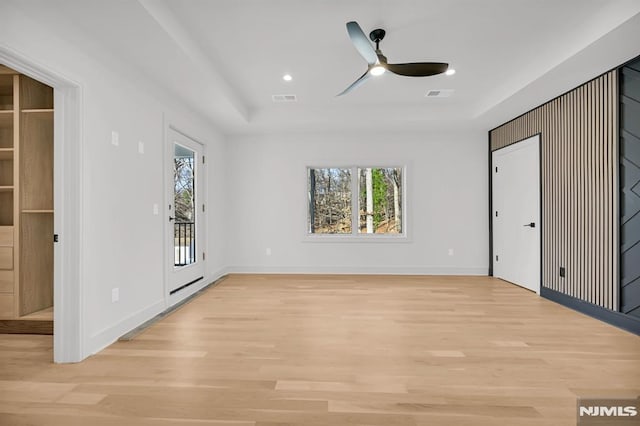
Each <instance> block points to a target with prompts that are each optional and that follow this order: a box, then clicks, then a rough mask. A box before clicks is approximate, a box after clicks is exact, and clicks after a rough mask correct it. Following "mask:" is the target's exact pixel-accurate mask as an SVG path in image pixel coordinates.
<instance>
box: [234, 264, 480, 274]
mask: <svg viewBox="0 0 640 426" xmlns="http://www.w3.org/2000/svg"><path fill="white" fill-rule="evenodd" d="M226 270H227V274H330V275H343V274H344V275H349V274H352V275H480V276H488V275H489V268H488V267H486V266H478V267H450V266H373V267H372V266H311V267H304V266H294V267H291V266H230V267H228V268H226Z"/></svg>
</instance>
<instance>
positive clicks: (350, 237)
mask: <svg viewBox="0 0 640 426" xmlns="http://www.w3.org/2000/svg"><path fill="white" fill-rule="evenodd" d="M365 168H372V169H386V168H398V169H402V200H401V201H402V218H401V220H402V232H401V233H399V234H375V233H373V234H367V233H360V232H358V229H359V225H360V217H359V210H358V203H359V196H358V194H359V193H360V188H359V185H358V184H359V175H358V169H365ZM310 169H349V170H350V171H351V233H350V234H314V233H310V232H309V229H308V228H309V226H308V225H309V182H308V178H309V170H310ZM407 176H408V174H407V165H406V164H405V165H397V164H394V163H391V164H387V163H384V164H382V165H381V164H369V163H364V164H363V163H360V164H356V165H353V164H349V165H341V164H329V165H314V166H307V167H306V168H305V182H306V183H305V186H304V187H305V209H304V211H305V214H306V216H305V221H304V224H305V239H304V241H306V242H328V243H332V242H333V243H335V242H360V243H361V242H384V243H394V242H395V243H406V242H410V238H409V233H408V229H409V224H408V220H407V218H408V216H409V214H408V209H409V202H408V200H407V187H408V184H407V182H408V178H407Z"/></svg>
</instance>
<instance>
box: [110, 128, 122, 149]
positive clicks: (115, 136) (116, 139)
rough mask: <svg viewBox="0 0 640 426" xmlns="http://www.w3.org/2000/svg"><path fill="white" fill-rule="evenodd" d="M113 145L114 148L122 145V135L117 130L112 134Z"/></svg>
mask: <svg viewBox="0 0 640 426" xmlns="http://www.w3.org/2000/svg"><path fill="white" fill-rule="evenodd" d="M111 144H112V145H114V146H118V145H120V135H119V134H118V132H116V131H115V130H114V131H112V132H111Z"/></svg>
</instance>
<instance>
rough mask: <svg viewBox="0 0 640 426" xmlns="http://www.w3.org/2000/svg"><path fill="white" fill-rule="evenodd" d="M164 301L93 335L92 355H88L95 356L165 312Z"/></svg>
mask: <svg viewBox="0 0 640 426" xmlns="http://www.w3.org/2000/svg"><path fill="white" fill-rule="evenodd" d="M164 309H165V308H164V299H162V300H158V301H156V302H154V303H153V304H152V305H150V306H147V307H146V308H144V309H141V310H139V311H138V312H134V313H133V314H131V315H129V316H128V317H126V318H124V319H123V320H121V321H119V322H118V323H117V324H115V325H113V324H112V325H109V326H108V327H105V328H104V329H102V330H100V331H98V332H96V333H94V334H92V335H91V347H92V353H90V354H88V355H94V354H96V353H98V352H100V351H101V350H103V349H104V348H106V347H107V346H109V345H111V344H112V343H114V342H116V341H117V340H118V339H119V338H120V337H121V336H123V335H125V334H127V333H128V332H130V331H131V330H133V329H134V328H136V327H138V326H139V325H140V324H143V323H145V322H146V321H149V320H150V319H151V318H153V317H155V316H156V315H158V314H159V313H161V312H162V311H164Z"/></svg>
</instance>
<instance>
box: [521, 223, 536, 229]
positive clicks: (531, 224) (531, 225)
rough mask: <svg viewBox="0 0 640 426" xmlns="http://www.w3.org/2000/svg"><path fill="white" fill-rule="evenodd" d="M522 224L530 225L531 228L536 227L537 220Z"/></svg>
mask: <svg viewBox="0 0 640 426" xmlns="http://www.w3.org/2000/svg"><path fill="white" fill-rule="evenodd" d="M522 226H528V227H530V228H535V227H536V224H535V222H531V223H527V224H525V225H522Z"/></svg>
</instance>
